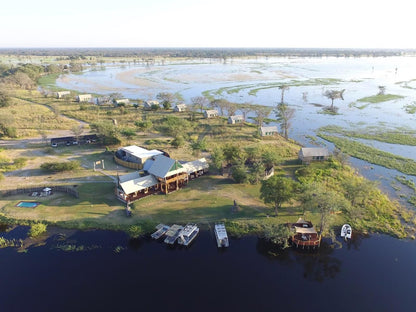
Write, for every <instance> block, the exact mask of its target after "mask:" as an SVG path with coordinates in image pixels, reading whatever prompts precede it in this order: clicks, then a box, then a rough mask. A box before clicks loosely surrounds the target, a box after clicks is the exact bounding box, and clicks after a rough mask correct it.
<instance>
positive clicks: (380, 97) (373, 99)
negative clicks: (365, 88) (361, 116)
mask: <svg viewBox="0 0 416 312" xmlns="http://www.w3.org/2000/svg"><path fill="white" fill-rule="evenodd" d="M402 98H404V96H402V95H397V94H377V95H372V96H366V97H363V98H361V99H358V100H357V101H358V102H367V103H372V104H376V103H382V102H387V101H392V100H398V99H402Z"/></svg>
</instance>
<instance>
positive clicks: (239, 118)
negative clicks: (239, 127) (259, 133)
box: [228, 115, 244, 125]
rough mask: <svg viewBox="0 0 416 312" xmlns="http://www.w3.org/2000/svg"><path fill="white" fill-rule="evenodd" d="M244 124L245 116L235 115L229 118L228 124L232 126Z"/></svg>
mask: <svg viewBox="0 0 416 312" xmlns="http://www.w3.org/2000/svg"><path fill="white" fill-rule="evenodd" d="M242 122H244V116H243V115H234V116H230V117H228V123H229V124H231V125H234V124H237V123H242Z"/></svg>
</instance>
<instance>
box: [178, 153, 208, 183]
mask: <svg viewBox="0 0 416 312" xmlns="http://www.w3.org/2000/svg"><path fill="white" fill-rule="evenodd" d="M183 168H184V169H185V170H186V173H187V174H188V176H189V178H190V179H193V178H197V177H199V176H201V175H203V174H204V173H206V172H207V171H208V168H209V165H208V162H207V160H206V159H205V158H201V159H197V160H194V161H190V162H187V163H185V164H183Z"/></svg>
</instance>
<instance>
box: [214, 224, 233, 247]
mask: <svg viewBox="0 0 416 312" xmlns="http://www.w3.org/2000/svg"><path fill="white" fill-rule="evenodd" d="M214 232H215V238H216V239H217V245H218V248H221V247H228V246H230V242H229V240H228V235H227V230H226V229H225V225H224V223H216V224H215V227H214Z"/></svg>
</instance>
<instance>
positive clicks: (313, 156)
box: [299, 147, 329, 163]
mask: <svg viewBox="0 0 416 312" xmlns="http://www.w3.org/2000/svg"><path fill="white" fill-rule="evenodd" d="M328 158H329V151H328V149H327V148H324V147H302V148H301V149H300V151H299V159H300V160H301V161H302V163H309V162H312V161H324V160H327V159H328Z"/></svg>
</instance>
